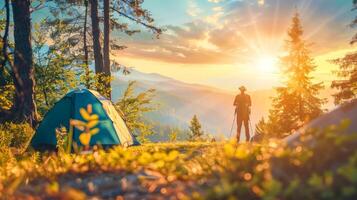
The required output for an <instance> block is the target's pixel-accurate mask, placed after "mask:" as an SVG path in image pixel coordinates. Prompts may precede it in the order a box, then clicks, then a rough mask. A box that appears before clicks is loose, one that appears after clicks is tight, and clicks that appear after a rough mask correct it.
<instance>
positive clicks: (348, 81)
mask: <svg viewBox="0 0 357 200" xmlns="http://www.w3.org/2000/svg"><path fill="white" fill-rule="evenodd" d="M333 62H334V63H335V64H337V65H339V66H340V69H339V70H338V71H336V72H335V73H336V74H337V75H338V76H339V77H340V80H335V81H333V82H332V85H331V87H332V88H335V89H337V90H338V92H337V93H336V94H334V95H333V97H334V99H335V104H341V103H344V102H346V101H348V100H351V99H354V98H356V97H357V64H356V63H357V54H356V53H351V54H347V55H346V56H345V57H343V58H339V59H335V60H334V61H333Z"/></svg>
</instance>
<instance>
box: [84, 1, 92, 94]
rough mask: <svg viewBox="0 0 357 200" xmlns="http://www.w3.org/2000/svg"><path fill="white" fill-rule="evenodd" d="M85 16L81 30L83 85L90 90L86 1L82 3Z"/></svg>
mask: <svg viewBox="0 0 357 200" xmlns="http://www.w3.org/2000/svg"><path fill="white" fill-rule="evenodd" d="M84 5H85V14H84V29H83V48H84V65H85V66H84V69H85V85H86V87H87V88H88V89H90V77H89V62H88V60H89V58H88V57H89V56H88V45H87V18H88V1H87V0H85V1H84Z"/></svg>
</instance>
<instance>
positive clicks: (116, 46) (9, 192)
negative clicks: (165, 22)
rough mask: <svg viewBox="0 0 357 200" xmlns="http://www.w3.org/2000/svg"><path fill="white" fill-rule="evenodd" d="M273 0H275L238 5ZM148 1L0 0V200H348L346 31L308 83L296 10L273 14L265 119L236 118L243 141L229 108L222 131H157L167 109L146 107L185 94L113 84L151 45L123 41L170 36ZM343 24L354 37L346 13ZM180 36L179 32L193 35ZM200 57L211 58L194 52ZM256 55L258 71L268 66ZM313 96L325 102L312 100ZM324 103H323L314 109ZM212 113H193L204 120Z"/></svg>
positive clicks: (189, 127)
mask: <svg viewBox="0 0 357 200" xmlns="http://www.w3.org/2000/svg"><path fill="white" fill-rule="evenodd" d="M245 1H246V0H245ZM273 1H279V0H271V1H269V0H266V1H254V3H252V5H253V4H254V5H255V6H257V7H258V8H261V7H262V6H264V5H265V4H269V2H273ZM331 1H332V0H331ZM148 2H150V0H145V1H144V0H46V1H44V0H3V1H1V2H0V36H1V38H0V49H1V53H0V199H76V200H77V199H266V200H269V199H334V200H335V199H356V198H357V148H356V147H357V146H356V145H357V126H356V124H355V123H354V122H355V121H356V120H357V100H356V97H357V64H356V63H357V52H356V51H355V48H354V43H355V42H356V41H357V34H356V35H353V36H352V38H351V39H350V40H349V41H348V40H346V41H344V43H346V44H348V45H349V46H350V47H351V49H352V50H353V51H349V52H348V53H346V54H344V55H343V56H341V57H338V58H335V57H331V58H328V61H327V62H328V63H330V64H331V65H334V66H336V70H333V71H331V72H329V76H330V77H331V79H332V80H331V81H328V82H326V81H320V79H319V77H316V76H318V73H316V72H318V69H319V67H321V66H319V63H318V62H316V60H317V58H316V52H314V48H313V46H314V45H316V44H315V42H314V41H310V38H309V37H308V36H309V35H310V33H309V32H307V31H306V29H305V23H304V22H306V19H305V16H304V14H303V12H301V11H300V9H299V8H297V7H296V8H295V9H294V11H293V12H292V15H289V16H285V18H288V19H289V23H288V25H287V28H285V29H284V38H283V39H282V40H281V41H280V42H281V43H282V45H281V48H283V54H281V55H279V56H276V57H274V58H273V59H274V60H277V61H276V63H277V64H276V65H277V66H278V67H276V68H277V70H278V71H279V72H278V73H279V75H280V76H281V77H282V78H279V81H280V84H279V85H277V86H275V87H271V88H269V89H271V90H272V91H274V92H273V93H272V94H273V95H272V96H271V97H270V99H271V100H270V102H271V105H270V106H269V107H268V108H267V110H268V112H267V113H266V115H265V116H263V117H262V118H260V120H259V121H257V122H256V123H254V124H253V125H252V123H251V119H249V117H248V120H249V123H250V124H248V120H247V126H249V127H248V128H247V127H246V128H245V130H242V132H244V131H246V132H247V129H249V130H250V134H251V135H250V138H249V136H248V137H247V136H242V137H244V138H245V140H247V142H243V140H240V135H244V133H241V134H239V133H240V130H238V132H239V133H238V134H236V133H237V131H236V123H237V120H238V119H239V117H240V116H239V114H238V115H237V110H236V113H234V119H233V124H232V127H222V130H227V129H230V128H231V129H230V133H228V132H225V131H222V132H224V133H222V135H220V134H221V133H218V131H217V132H212V129H210V130H207V129H205V125H206V124H208V123H210V122H206V118H203V120H202V119H201V116H200V115H199V114H197V113H185V114H186V115H185V118H184V119H181V120H182V121H186V122H185V124H184V125H181V124H180V125H176V126H175V125H172V124H178V122H176V121H174V122H172V123H167V122H171V121H173V120H174V119H171V118H170V119H167V121H166V119H163V118H165V116H171V115H162V116H161V115H160V116H157V113H160V112H161V113H162V112H163V111H161V110H160V109H161V107H163V106H167V105H165V103H163V102H160V99H164V100H166V101H175V104H176V105H177V107H175V108H170V112H171V109H172V110H173V111H172V112H173V113H175V114H176V115H172V116H175V117H177V118H180V117H179V116H178V114H177V113H176V112H179V111H177V110H180V109H181V107H184V106H185V105H181V104H184V103H186V104H190V103H192V102H194V101H195V100H194V99H192V102H186V101H187V100H183V99H184V98H183V97H181V96H180V95H182V94H185V93H187V96H189V95H191V94H189V92H188V91H185V90H184V91H177V92H176V91H170V92H171V93H170V94H176V96H174V95H171V96H169V95H168V94H169V92H168V89H167V91H166V90H164V89H162V88H164V86H165V84H167V85H168V84H169V83H170V84H172V85H174V86H175V85H179V83H180V84H181V82H175V81H173V80H172V79H169V81H168V80H167V79H164V81H162V82H159V81H158V82H157V85H146V86H145V87H143V85H145V83H151V82H149V81H147V80H145V81H147V82H145V81H143V80H137V81H136V80H129V81H127V82H124V81H123V80H124V79H125V78H126V77H130V76H131V75H132V74H135V73H138V72H136V71H135V70H136V69H133V68H132V67H131V66H129V65H128V64H125V62H124V61H126V59H125V58H124V57H125V56H124V55H127V54H124V53H122V52H125V51H126V50H128V49H131V48H134V49H140V50H141V51H142V52H145V54H144V55H145V56H148V55H151V54H149V53H152V52H154V50H155V49H154V50H150V49H149V50H145V51H144V50H142V49H143V48H144V45H139V44H138V43H136V41H140V42H143V41H144V40H147V38H149V40H150V43H149V44H156V43H157V46H155V48H156V47H157V48H164V47H165V45H168V44H167V43H164V42H167V41H166V40H167V38H172V37H173V36H172V35H174V34H178V32H179V31H177V32H175V33H171V32H172V30H176V29H177V30H178V28H176V29H173V28H172V27H169V26H167V27H165V26H161V25H159V24H160V23H159V22H160V21H161V20H162V19H161V18H160V17H157V15H156V14H154V12H153V10H151V9H153V7H150V6H148V5H150V4H146V3H148ZM208 2H210V3H212V2H213V1H212V2H211V1H210V0H209V1H208ZM219 2H221V1H219V0H218V1H217V3H219ZM240 2H241V1H238V4H239V3H240ZM151 3H152V2H151ZM328 3H329V2H328V1H326V4H328ZM177 5H178V4H177ZM348 5H349V10H346V12H348V13H350V14H351V13H352V14H354V12H355V9H356V8H357V1H356V0H349V4H348ZM201 9H204V8H201ZM216 10H218V8H216ZM191 11H192V10H191ZM165 13H166V11H165ZM242 15H243V14H242ZM181 17H182V16H181ZM178 18H179V17H178ZM346 23H348V24H350V25H349V29H347V30H348V31H349V32H351V33H352V34H354V29H353V28H354V27H355V26H356V24H357V20H356V18H354V19H353V18H352V19H351V20H350V21H348V22H346ZM230 26H234V24H232V25H230ZM192 27H193V25H192ZM192 27H191V28H192ZM307 27H309V26H307ZM332 28H333V27H332ZM192 29H193V28H192ZM188 30H190V29H187V30H186V29H183V30H180V31H181V32H184V33H185V34H186V36H187V37H193V36H192V35H189V33H188ZM185 31H186V32H185ZM140 34H145V37H143V36H141V35H140ZM185 34H183V36H180V37H184V36H185ZM192 34H193V33H192ZM207 34H208V33H207ZM207 34H206V35H207ZM222 34H223V31H222ZM141 37H143V38H141ZM222 37H223V35H222ZM321 37H322V36H321ZM138 38H139V39H138ZM183 39H185V38H183ZM133 41H134V42H133ZM160 41H164V42H163V43H160ZM328 42H330V41H328ZM143 43H144V42H143ZM312 43H313V44H312ZM128 44H129V45H128ZM130 44H131V45H132V46H130ZM136 44H137V45H136ZM159 45H163V47H159ZM218 46H219V45H218ZM320 46H321V45H320ZM141 48H142V49H141ZM180 48H181V49H183V48H184V47H180ZM180 48H179V47H177V49H176V50H177V51H178V52H179V50H180ZM185 48H191V47H185ZM212 48H213V47H212ZM155 51H156V50H155ZM132 52H134V51H132ZM146 53H147V54H146ZM217 54H218V53H217ZM180 55H181V54H180ZM180 55H179V57H180ZM121 56H123V57H121ZM205 56H207V58H205ZM218 56H219V55H218ZM181 57H182V56H181ZM202 57H204V59H207V60H210V59H211V58H208V57H209V54H208V53H207V55H206V54H205V52H202ZM121 59H122V60H123V62H121ZM143 59H148V60H151V58H147V57H146V58H145V57H144V58H143ZM187 59H188V56H187ZM152 60H155V59H154V58H152ZM262 61H263V62H262V65H263V67H265V69H268V68H269V67H270V68H272V67H274V66H272V65H274V64H272V63H270V62H269V59H262ZM185 62H186V61H185ZM187 62H188V61H187ZM183 63H184V62H183ZM214 64H215V63H214ZM160 67H161V66H160ZM162 67H164V66H162ZM201 69H202V74H204V73H205V72H204V71H203V68H200V70H201ZM177 73H178V72H177ZM242 73H244V72H242ZM256 73H258V71H257V72H256ZM330 74H331V75H330ZM187 76H188V75H187ZM217 76H218V75H217ZM138 77H139V76H138ZM153 77H154V76H153ZM156 77H157V76H156ZM197 79H199V77H197ZM223 79H224V78H223ZM249 79H250V81H251V82H254V77H250V78H249ZM115 81H116V82H115ZM165 81H166V82H165ZM154 83H156V82H154ZM242 84H243V83H242ZM244 84H249V83H244ZM117 85H120V88H121V89H120V90H119V89H118V88H119V87H117ZM184 86H185V87H187V88H189V87H188V86H190V87H192V88H193V87H194V86H193V85H184ZM160 87H161V88H160ZM167 87H168V86H167ZM185 87H182V88H185ZM195 87H196V88H195V89H197V88H199V89H201V88H200V87H201V86H196V85H195ZM178 88H179V87H178V86H177V90H179V89H178ZM159 89H160V91H158V90H159ZM180 89H181V88H180ZM190 89H191V88H190ZM197 90H198V89H197ZM202 90H203V89H202ZM205 90H208V89H205ZM212 90H213V89H212ZM240 90H241V91H242V87H241V88H240ZM325 90H328V91H331V92H330V93H329V96H326V95H322V93H323V91H325ZM163 91H164V92H166V93H164V92H163ZM190 91H191V90H190ZM192 91H195V90H192ZM159 92H160V93H159ZM180 92H181V93H180ZM210 92H211V91H210ZM247 92H248V93H249V92H250V91H249V90H248V91H247ZM114 94H116V95H114ZM117 94H118V95H117ZM205 94H206V93H205ZM330 94H331V95H330ZM165 95H166V96H165ZM113 96H115V98H113ZM117 96H119V97H118V98H117ZM158 96H159V97H160V98H158ZM169 97H170V98H169ZM175 98H177V99H175ZM203 98H205V99H204V100H203V101H210V102H213V103H214V102H216V101H217V102H218V101H219V100H218V98H217V99H214V98H209V99H208V97H203ZM329 98H331V99H333V108H330V107H329V108H327V106H326V105H327V104H328V99H329ZM233 100H234V99H232V100H231V101H232V103H233ZM253 100H254V99H253ZM176 101H177V102H176ZM255 101H257V100H255ZM182 102H184V103H182ZM253 102H254V101H253ZM196 103H197V102H196ZM198 104H200V102H198ZM202 104H203V103H202ZM217 104H218V103H217ZM194 105H196V104H194ZM213 105H215V104H213ZM229 106H231V102H230V103H229ZM254 106H255V105H254V104H253V105H252V109H254ZM212 107H213V106H212ZM217 107H218V106H217ZM189 108H191V107H189ZM195 109H198V110H199V109H203V106H202V108H195ZM214 109H217V108H212V110H207V112H209V115H213V118H214V117H215V116H214V113H215V110H214ZM249 109H250V105H249ZM188 110H189V109H188ZM192 110H193V108H192ZM185 111H186V110H185ZM192 112H196V110H194V111H192ZM202 112H205V110H203V111H202ZM232 112H234V107H233V105H232ZM238 112H239V110H238ZM249 112H250V111H249ZM255 112H259V111H255ZM153 113H154V114H153ZM212 113H213V114H212ZM165 114H167V113H165ZM264 114H265V113H264ZM218 115H219V114H218V112H217V120H218ZM227 115H228V116H231V117H232V118H233V116H232V113H227ZM180 116H181V118H183V117H182V115H180ZM187 116H188V117H189V118H190V120H187ZM237 118H238V119H237ZM219 119H221V118H219ZM170 120H171V121H170ZM213 120H214V119H213ZM231 120H232V119H228V120H227V121H228V122H227V123H228V124H230V123H231ZM238 121H239V120H238ZM218 124H222V126H223V124H225V123H223V122H222V123H218ZM238 126H239V125H238ZM248 132H249V131H248ZM248 135H249V134H248ZM237 137H238V138H237ZM237 139H238V140H237Z"/></svg>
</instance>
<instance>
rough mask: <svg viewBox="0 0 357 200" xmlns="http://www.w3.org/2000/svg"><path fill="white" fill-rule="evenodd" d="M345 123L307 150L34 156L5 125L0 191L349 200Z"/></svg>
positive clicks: (197, 145) (177, 146)
mask: <svg viewBox="0 0 357 200" xmlns="http://www.w3.org/2000/svg"><path fill="white" fill-rule="evenodd" d="M348 124H349V122H344V123H342V124H341V125H340V126H333V127H329V128H327V129H325V130H323V131H310V132H307V133H306V135H305V136H306V137H305V136H304V137H303V138H304V139H302V142H304V141H305V142H306V141H309V138H310V139H311V138H316V140H314V141H315V142H314V143H313V145H312V144H311V143H310V142H309V144H310V145H296V146H287V145H286V144H284V143H283V142H282V141H273V140H270V141H266V142H263V143H260V144H258V143H245V144H236V143H235V142H234V141H221V142H173V143H147V144H143V145H141V146H136V147H128V148H123V147H120V146H118V147H114V148H112V149H109V150H103V149H101V148H94V149H93V152H91V153H85V152H82V153H77V154H67V153H64V152H60V151H59V152H58V153H39V152H34V151H32V150H30V149H28V148H27V144H28V138H24V137H22V138H19V137H16V136H17V135H18V136H24V135H28V136H29V137H30V136H31V134H25V133H24V132H23V130H25V131H30V128H28V127H27V128H26V126H27V125H13V124H6V125H7V126H11V129H9V128H8V127H7V128H6V127H4V126H5V125H2V127H1V130H0V134H1V136H2V137H1V138H2V140H1V148H0V150H1V154H0V192H1V194H2V198H4V199H6V198H7V197H9V198H10V197H11V199H88V198H94V197H96V198H105V199H142V198H145V199H356V197H357V189H356V188H357V187H356V185H357V150H356V148H354V147H355V145H356V143H357V134H344V129H345V128H346V127H347V126H348ZM9 131H11V132H12V133H13V134H9ZM14 131H15V132H14ZM16 133H17V134H16ZM5 136H11V137H5ZM13 136H15V137H13ZM6 138H7V140H5V139H6ZM301 144H302V143H301Z"/></svg>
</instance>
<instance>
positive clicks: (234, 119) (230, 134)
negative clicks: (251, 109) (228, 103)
mask: <svg viewBox="0 0 357 200" xmlns="http://www.w3.org/2000/svg"><path fill="white" fill-rule="evenodd" d="M235 121H236V112H234V116H233V122H232V127H231V132H230V133H229V139H231V137H232V131H233V127H234V122H235Z"/></svg>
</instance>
